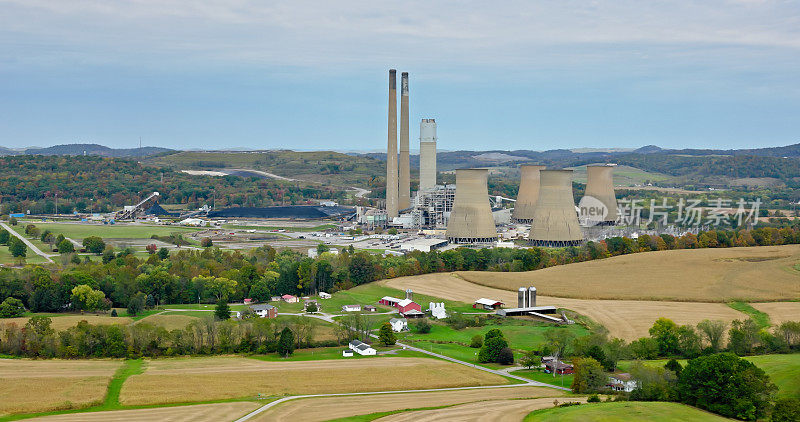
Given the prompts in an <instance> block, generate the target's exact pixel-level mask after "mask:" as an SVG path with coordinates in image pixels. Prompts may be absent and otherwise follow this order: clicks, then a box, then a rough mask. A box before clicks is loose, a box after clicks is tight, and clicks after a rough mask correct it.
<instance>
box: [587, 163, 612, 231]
mask: <svg viewBox="0 0 800 422" xmlns="http://www.w3.org/2000/svg"><path fill="white" fill-rule="evenodd" d="M613 171H614V167H611V166H606V165H596V166H586V191H585V192H584V194H583V196H584V197H586V196H591V197H593V198H595V199H597V200H598V201H600V202H602V203H603V205H605V207H606V209H607V210H608V214H607V215H606V217H605V218H604V219H603V221H601V222H600V225H613V224H614V223H616V221H617V197H616V195H615V194H614V176H613Z"/></svg>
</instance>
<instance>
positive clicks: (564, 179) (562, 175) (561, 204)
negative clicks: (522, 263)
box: [528, 170, 583, 247]
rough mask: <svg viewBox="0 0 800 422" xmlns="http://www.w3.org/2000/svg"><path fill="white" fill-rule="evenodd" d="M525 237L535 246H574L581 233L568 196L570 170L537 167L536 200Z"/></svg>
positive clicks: (570, 189)
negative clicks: (537, 194)
mask: <svg viewBox="0 0 800 422" xmlns="http://www.w3.org/2000/svg"><path fill="white" fill-rule="evenodd" d="M528 240H529V241H530V242H531V243H532V244H533V245H535V246H551V247H562V246H575V245H579V244H581V243H582V242H583V234H582V233H581V227H580V225H579V224H578V214H577V213H576V212H575V201H574V200H573V198H572V170H540V171H539V199H538V200H537V201H536V208H535V209H534V212H533V223H531V232H530V235H529V236H528Z"/></svg>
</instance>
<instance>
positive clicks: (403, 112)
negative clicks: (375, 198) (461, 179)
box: [398, 72, 411, 210]
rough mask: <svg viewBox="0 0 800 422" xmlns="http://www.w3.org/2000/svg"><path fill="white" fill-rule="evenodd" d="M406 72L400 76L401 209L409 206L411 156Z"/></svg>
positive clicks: (399, 204) (399, 198) (399, 199)
mask: <svg viewBox="0 0 800 422" xmlns="http://www.w3.org/2000/svg"><path fill="white" fill-rule="evenodd" d="M408 126H409V122H408V72H403V73H402V74H401V77H400V161H399V166H400V168H399V171H400V183H399V193H398V206H399V208H400V209H401V210H404V209H407V208H408V207H410V206H411V157H410V151H409V145H408Z"/></svg>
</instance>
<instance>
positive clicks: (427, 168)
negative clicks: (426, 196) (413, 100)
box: [417, 119, 436, 196]
mask: <svg viewBox="0 0 800 422" xmlns="http://www.w3.org/2000/svg"><path fill="white" fill-rule="evenodd" d="M435 187H436V120H435V119H422V121H420V122H419V192H420V193H422V192H424V191H427V190H431V189H434V188H435ZM417 195H418V196H419V193H417Z"/></svg>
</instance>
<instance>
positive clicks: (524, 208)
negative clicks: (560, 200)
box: [511, 165, 545, 224]
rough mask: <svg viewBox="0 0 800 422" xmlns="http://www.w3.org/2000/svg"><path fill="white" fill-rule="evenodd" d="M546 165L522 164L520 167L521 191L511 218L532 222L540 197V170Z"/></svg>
mask: <svg viewBox="0 0 800 422" xmlns="http://www.w3.org/2000/svg"><path fill="white" fill-rule="evenodd" d="M544 168H545V166H538V165H522V166H520V167H519V173H520V179H519V192H518V193H517V202H516V203H515V204H514V213H513V214H512V215H511V218H513V219H514V221H516V222H518V223H524V224H531V221H532V220H533V212H534V210H535V208H536V201H537V200H538V199H539V171H540V170H543V169H544Z"/></svg>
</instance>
